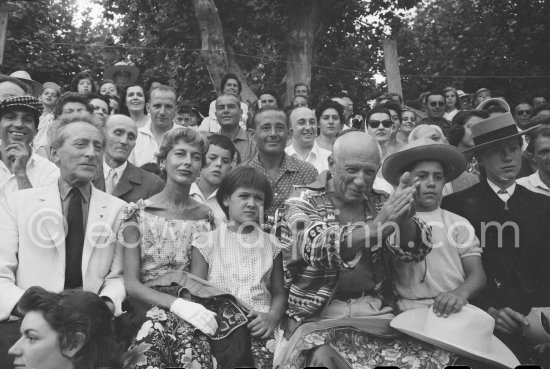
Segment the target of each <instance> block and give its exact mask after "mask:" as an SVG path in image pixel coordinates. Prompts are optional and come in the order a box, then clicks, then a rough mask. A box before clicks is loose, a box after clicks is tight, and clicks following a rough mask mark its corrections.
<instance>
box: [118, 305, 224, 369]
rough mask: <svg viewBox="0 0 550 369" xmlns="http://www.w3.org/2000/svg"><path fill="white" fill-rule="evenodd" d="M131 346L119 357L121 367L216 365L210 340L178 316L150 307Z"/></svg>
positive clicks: (152, 368)
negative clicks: (145, 319) (120, 358)
mask: <svg viewBox="0 0 550 369" xmlns="http://www.w3.org/2000/svg"><path fill="white" fill-rule="evenodd" d="M146 316H147V318H149V320H147V321H146V322H145V323H143V325H142V326H141V329H140V330H139V332H138V334H137V336H136V338H134V341H133V342H132V344H131V345H130V348H129V349H128V351H126V353H125V354H124V355H123V357H122V368H123V369H159V368H165V367H177V368H185V369H198V368H203V369H213V368H216V363H215V359H214V358H213V356H212V354H211V351H210V342H209V340H208V337H206V336H205V335H204V334H203V333H202V332H200V331H199V330H195V328H194V327H193V326H191V325H190V324H189V323H187V322H186V321H184V320H183V319H180V318H179V317H178V316H176V315H174V314H172V313H170V312H169V311H165V310H163V309H159V308H157V307H153V308H152V309H151V310H149V311H148V312H147V314H146Z"/></svg>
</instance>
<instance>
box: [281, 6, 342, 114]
mask: <svg viewBox="0 0 550 369" xmlns="http://www.w3.org/2000/svg"><path fill="white" fill-rule="evenodd" d="M291 1H292V5H290V4H289V6H291V7H290V12H289V16H290V18H289V31H288V38H287V40H288V41H287V45H286V60H288V63H287V67H286V95H285V101H286V104H289V103H290V101H291V100H292V98H293V97H294V85H295V84H296V83H298V82H303V83H306V84H307V85H308V86H310V87H311V64H312V63H313V55H314V52H315V39H316V38H317V37H318V36H320V35H321V34H322V33H324V31H325V30H326V22H324V18H326V17H327V16H328V14H327V12H326V10H327V9H328V8H329V7H330V6H332V5H333V4H334V3H335V1H330V0H291Z"/></svg>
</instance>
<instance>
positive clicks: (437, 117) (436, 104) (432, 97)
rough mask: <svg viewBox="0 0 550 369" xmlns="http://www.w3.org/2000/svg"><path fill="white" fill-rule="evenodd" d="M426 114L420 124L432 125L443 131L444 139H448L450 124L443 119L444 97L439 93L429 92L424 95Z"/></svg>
mask: <svg viewBox="0 0 550 369" xmlns="http://www.w3.org/2000/svg"><path fill="white" fill-rule="evenodd" d="M426 112H427V113H428V116H427V117H426V118H424V119H423V120H422V122H421V124H434V125H436V126H438V127H439V128H441V129H442V130H443V133H444V134H445V137H447V138H448V137H449V128H450V127H451V123H450V122H449V121H448V120H447V119H445V118H443V115H444V114H445V95H444V94H443V92H441V91H430V92H429V93H428V94H427V95H426Z"/></svg>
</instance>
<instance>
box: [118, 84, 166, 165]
mask: <svg viewBox="0 0 550 369" xmlns="http://www.w3.org/2000/svg"><path fill="white" fill-rule="evenodd" d="M128 91H130V90H129V89H128V90H127V91H126V93H127V96H128ZM135 93H136V95H135V96H134V97H133V98H132V100H130V101H131V104H135V106H136V108H138V109H141V104H139V103H138V102H137V101H142V100H141V99H142V97H141V96H138V93H139V91H138V89H137V88H136V90H135ZM127 99H128V97H127ZM147 108H148V110H149V113H150V114H151V120H150V121H149V122H147V123H146V124H145V125H144V126H143V127H141V128H139V129H138V138H137V141H136V146H135V147H134V150H132V153H131V154H130V156H129V158H128V161H129V162H130V163H132V164H134V165H135V166H136V167H141V166H142V165H143V164H146V163H155V162H156V161H157V158H156V153H158V151H159V147H160V144H161V143H162V140H163V138H164V135H165V134H166V133H168V132H170V131H171V130H173V129H175V128H176V127H177V126H176V125H174V117H175V116H176V90H174V89H173V88H172V87H168V86H160V87H157V88H155V89H153V91H151V96H150V98H149V103H148V105H147Z"/></svg>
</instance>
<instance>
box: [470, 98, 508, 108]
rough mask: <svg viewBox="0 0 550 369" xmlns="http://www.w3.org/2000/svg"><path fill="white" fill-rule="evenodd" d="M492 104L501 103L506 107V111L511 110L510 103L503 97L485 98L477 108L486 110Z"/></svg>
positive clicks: (500, 104)
mask: <svg viewBox="0 0 550 369" xmlns="http://www.w3.org/2000/svg"><path fill="white" fill-rule="evenodd" d="M490 105H499V106H502V107H503V108H504V109H506V111H510V105H508V103H507V102H506V100H504V99H501V98H500V97H491V98H490V99H487V100H483V101H482V102H481V103H480V104H479V105H478V106H477V108H476V109H478V110H486V109H487V108H488V107H489V106H490Z"/></svg>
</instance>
